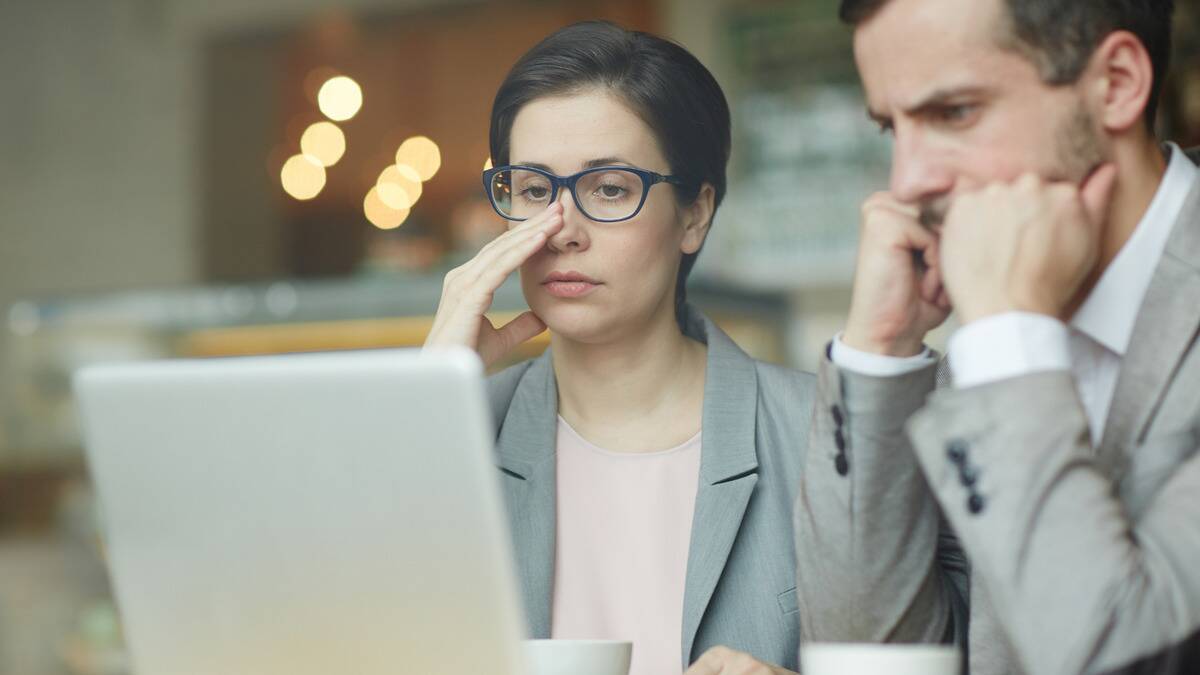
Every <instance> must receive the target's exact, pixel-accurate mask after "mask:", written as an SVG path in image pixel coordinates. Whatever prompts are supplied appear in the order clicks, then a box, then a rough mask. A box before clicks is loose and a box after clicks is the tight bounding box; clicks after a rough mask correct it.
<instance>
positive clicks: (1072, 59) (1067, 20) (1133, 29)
mask: <svg viewBox="0 0 1200 675" xmlns="http://www.w3.org/2000/svg"><path fill="white" fill-rule="evenodd" d="M888 2H890V0H841V7H840V8H839V9H838V16H839V17H841V19H842V21H844V22H846V23H848V24H850V25H853V26H856V25H858V24H860V23H862V22H863V21H866V20H867V19H869V18H870V17H871V16H872V15H874V14H875V12H877V11H878V10H879V9H880V8H882V7H883V6H884V5H886V4H887V3H888ZM1003 3H1004V6H1005V7H1006V8H1007V9H1008V18H1009V26H1007V27H1006V29H1005V30H1004V31H1003V32H1001V34H1000V41H1001V45H1002V46H1006V47H1009V48H1014V49H1016V50H1017V51H1020V52H1021V53H1023V54H1024V55H1025V56H1026V57H1028V58H1029V60H1030V61H1032V62H1033V64H1034V65H1035V66H1037V69H1038V72H1039V73H1040V74H1041V78H1042V81H1043V82H1045V83H1047V84H1050V85H1064V84H1071V83H1073V82H1076V81H1078V80H1079V77H1080V75H1082V74H1083V71H1084V69H1085V68H1086V67H1087V63H1088V59H1090V58H1091V56H1092V53H1093V52H1095V51H1096V48H1097V47H1099V46H1100V43H1101V42H1103V41H1104V38H1106V37H1108V36H1109V35H1110V34H1111V33H1112V32H1114V31H1118V30H1125V31H1129V32H1130V33H1133V34H1134V35H1136V36H1137V38H1138V39H1139V40H1141V42H1142V44H1143V45H1144V46H1145V47H1146V51H1147V52H1149V53H1150V62H1151V65H1152V67H1153V70H1154V83H1153V85H1152V86H1151V89H1150V99H1149V101H1148V102H1147V103H1146V124H1147V126H1148V127H1149V128H1153V126H1154V119H1155V115H1157V113H1158V98H1159V94H1160V93H1161V92H1162V87H1163V80H1164V79H1166V74H1167V66H1168V64H1169V62H1170V59H1171V16H1172V15H1173V14H1174V12H1175V2H1174V0H1003Z"/></svg>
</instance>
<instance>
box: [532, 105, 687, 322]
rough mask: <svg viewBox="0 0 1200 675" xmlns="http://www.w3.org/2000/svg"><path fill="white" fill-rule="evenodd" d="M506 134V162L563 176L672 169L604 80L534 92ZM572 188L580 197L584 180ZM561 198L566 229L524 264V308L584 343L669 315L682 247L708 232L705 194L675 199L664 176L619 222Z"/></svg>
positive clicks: (563, 193)
mask: <svg viewBox="0 0 1200 675" xmlns="http://www.w3.org/2000/svg"><path fill="white" fill-rule="evenodd" d="M510 140H511V143H510V147H511V152H510V164H513V165H525V166H535V167H539V168H543V169H545V170H547V171H550V172H551V173H554V174H557V175H559V176H569V175H571V174H574V173H577V172H579V171H583V170H584V169H588V168H592V167H595V166H630V167H635V168H639V169H647V170H649V171H654V172H656V173H660V174H663V175H667V174H670V173H671V171H670V167H669V166H668V165H667V160H666V158H665V157H664V155H663V152H662V150H661V149H660V147H659V143H658V139H657V138H656V137H655V135H654V133H653V132H652V131H651V130H650V128H649V127H648V126H646V124H645V123H644V122H643V121H642V120H641V118H639V117H638V116H637V115H636V114H634V113H633V111H631V110H630V109H629V108H627V107H626V106H625V105H624V104H623V103H622V102H621V101H620V100H619V99H617V98H615V97H614V96H612V95H611V94H609V93H607V92H605V91H604V90H603V89H594V90H588V91H586V92H583V93H579V94H571V95H566V96H556V97H547V98H541V99H536V100H534V101H533V102H531V103H529V104H527V105H526V106H525V107H524V108H522V109H521V110H520V112H519V113H518V114H517V117H516V119H515V120H514V121H513V127H512V135H511V139H510ZM603 182H604V181H601V183H603ZM601 189H605V188H601ZM578 190H579V191H580V193H581V194H580V195H579V197H580V199H581V200H584V199H585V195H584V194H583V192H584V190H585V188H584V185H583V183H582V182H580V184H579V186H578ZM703 194H707V191H706V193H702V195H703ZM605 196H606V195H598V198H603V197H605ZM558 201H560V202H561V203H562V204H563V228H562V230H560V231H559V232H558V233H557V234H555V235H554V236H553V237H551V238H550V239H549V240H548V241H547V243H546V246H545V248H543V249H542V250H541V251H539V252H538V253H536V254H534V256H533V257H532V258H530V259H529V260H528V261H526V263H525V264H524V265H522V266H521V287H522V289H523V291H524V293H525V299H526V301H527V302H528V303H529V307H530V309H532V310H533V311H534V313H535V314H537V315H538V316H539V317H541V319H542V321H544V322H546V325H547V326H549V327H550V330H552V331H554V332H555V333H558V334H559V335H562V336H564V337H567V338H569V339H572V340H578V341H581V342H587V343H598V342H604V341H609V340H612V339H615V338H616V337H619V336H622V335H627V334H629V333H630V332H631V331H633V332H636V331H637V330H638V329H639V328H642V327H645V326H647V325H649V324H650V323H651V322H653V321H655V320H661V319H662V318H663V317H664V314H665V315H666V316H667V317H669V318H670V320H671V321H672V322H673V321H674V311H675V310H674V306H675V295H674V293H675V276H676V274H677V273H678V269H679V261H680V256H681V255H682V254H684V253H694V252H695V251H697V250H699V248H700V245H701V243H703V241H704V235H705V234H706V231H707V226H708V218H709V214H711V208H705V206H704V204H705V202H706V199H704V198H702V199H699V200H697V204H696V205H691V206H686V205H685V206H681V205H680V204H679V203H678V201H677V199H676V196H675V192H674V189H673V188H672V187H671V186H670V185H668V184H665V183H660V184H658V185H656V186H654V187H652V188H650V191H649V193H648V195H647V197H646V203H645V204H644V205H643V206H642V210H641V211H640V212H639V213H638V214H637V215H636V216H634V217H633V218H631V219H629V220H626V221H622V222H616V223H598V222H595V221H593V220H591V219H589V218H588V217H587V216H585V215H583V214H582V213H580V211H579V208H578V207H577V206H576V204H575V202H574V200H573V199H572V198H571V196H570V194H569V193H568V192H567V191H566V190H562V191H560V193H559V195H558ZM585 203H586V202H585ZM513 225H515V223H513ZM564 279H565V280H564ZM575 279H582V280H583V281H575Z"/></svg>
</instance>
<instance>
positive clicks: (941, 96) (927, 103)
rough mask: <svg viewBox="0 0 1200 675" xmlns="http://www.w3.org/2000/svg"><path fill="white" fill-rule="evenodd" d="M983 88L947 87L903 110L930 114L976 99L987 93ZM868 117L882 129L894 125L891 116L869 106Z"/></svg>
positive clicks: (916, 113)
mask: <svg viewBox="0 0 1200 675" xmlns="http://www.w3.org/2000/svg"><path fill="white" fill-rule="evenodd" d="M986 91H987V90H986V89H985V88H983V87H974V86H965V87H946V88H944V89H935V90H934V91H932V92H930V93H929V94H927V95H925V96H924V97H923V98H921V99H918V100H917V102H916V103H914V104H912V105H909V106H907V107H905V108H904V109H903V112H904V114H905V115H908V116H918V115H921V114H922V113H925V112H929V110H931V109H933V108H938V107H941V106H945V105H950V104H952V103H953V102H954V101H955V100H956V99H961V98H965V97H976V96H980V95H982V94H984V93H986ZM867 117H869V118H870V119H871V120H873V121H874V122H875V123H876V124H878V125H879V126H881V127H885V128H886V127H889V126H891V124H892V117H891V115H887V114H884V113H881V112H876V111H874V110H872V109H871V108H870V106H867Z"/></svg>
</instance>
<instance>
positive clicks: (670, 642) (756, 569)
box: [426, 22, 813, 675]
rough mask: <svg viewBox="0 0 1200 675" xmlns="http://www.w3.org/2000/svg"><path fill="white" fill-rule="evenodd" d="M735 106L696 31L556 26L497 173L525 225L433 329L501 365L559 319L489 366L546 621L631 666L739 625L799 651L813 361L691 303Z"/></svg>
mask: <svg viewBox="0 0 1200 675" xmlns="http://www.w3.org/2000/svg"><path fill="white" fill-rule="evenodd" d="M729 126H730V125H729V109H728V106H727V104H726V102H725V98H724V95H723V93H722V92H721V89H720V86H719V85H718V84H717V82H716V80H715V79H714V78H713V77H712V75H711V74H710V73H709V72H708V71H707V70H706V69H705V68H704V66H703V65H701V64H700V62H699V61H697V60H696V59H695V57H693V56H692V55H691V54H689V53H688V52H687V51H686V50H684V49H683V48H681V47H679V46H678V45H675V44H673V43H670V42H667V41H665V40H662V39H660V38H657V37H654V36H651V35H647V34H644V33H636V32H630V31H626V30H623V29H621V28H618V27H617V26H614V25H612V24H608V23H598V22H590V23H583V24H577V25H574V26H570V27H568V28H565V29H562V30H560V31H558V32H556V33H554V34H552V35H551V36H550V37H548V38H546V39H545V40H544V41H543V42H542V43H541V44H539V45H537V46H536V47H534V48H533V49H532V50H531V51H530V52H529V53H527V54H526V55H525V56H524V57H522V58H521V60H520V61H518V62H517V64H516V65H515V66H514V67H513V69H512V71H511V72H510V73H509V75H508V77H507V79H506V80H505V81H504V83H503V84H502V85H501V87H500V90H499V92H498V93H497V95H496V99H495V103H494V106H493V110H492V122H491V153H492V157H493V159H494V160H495V163H496V165H497V168H496V169H493V170H490V171H488V172H485V176H484V180H485V184H486V187H487V191H488V196H489V199H491V201H492V204H493V206H494V207H495V208H496V210H497V212H498V213H500V215H501V216H504V217H505V218H507V219H509V221H510V229H509V230H508V232H506V233H505V234H503V235H501V236H500V237H498V238H497V239H496V240H495V241H493V242H492V243H490V244H488V245H487V246H485V247H484V248H483V249H482V250H481V251H480V252H479V254H478V255H477V256H476V257H475V258H474V259H473V260H471V261H470V262H468V263H467V264H465V265H463V266H462V267H459V268H458V269H455V270H453V271H452V272H450V273H449V274H448V275H447V277H446V283H445V289H444V292H443V295H442V300H441V304H440V305H439V307H438V313H437V316H436V318H435V321H434V326H433V330H432V331H431V333H430V335H429V338H428V341H427V342H426V345H427V346H429V347H433V346H443V345H466V346H469V347H472V348H474V349H476V350H477V351H478V352H479V354H480V355H481V357H482V358H483V360H484V361H485V362H486V363H492V362H494V361H496V360H497V359H498V358H500V357H501V356H502V355H503V354H505V353H507V352H508V351H509V350H510V349H511V348H513V347H514V346H516V345H518V344H520V343H521V342H523V341H525V340H528V339H530V338H532V337H534V336H535V335H537V334H538V333H540V332H541V331H543V330H545V329H546V328H547V327H549V329H550V332H551V337H550V344H551V348H550V349H549V350H548V352H547V353H546V354H544V355H542V356H541V357H539V358H537V359H533V360H531V361H527V362H524V363H521V364H519V365H517V366H514V367H512V368H509V369H508V370H505V371H503V372H502V373H500V374H498V375H496V376H494V377H492V378H491V379H490V380H489V390H490V395H491V398H492V404H493V408H494V411H495V418H496V424H497V428H498V429H499V432H498V437H497V452H498V464H499V466H500V469H501V471H502V472H503V483H504V491H505V496H506V499H507V502H508V505H509V511H510V516H511V527H512V533H513V536H514V538H515V551H516V557H517V561H518V569H519V572H520V580H521V585H522V593H523V596H524V600H525V606H526V610H527V613H528V619H529V624H530V627H531V629H532V633H533V637H543V638H545V637H553V638H612V639H631V640H632V641H633V642H634V657H633V658H634V663H633V667H632V669H631V671H630V672H631V675H667V674H668V673H672V672H673V673H679V672H681V670H682V669H683V668H684V667H686V666H687V664H690V663H692V662H693V661H695V660H696V659H697V657H698V656H699V655H700V654H701V653H703V652H705V651H706V650H708V649H709V648H711V647H715V646H717V645H728V646H730V647H732V648H734V649H737V650H741V651H744V652H747V653H749V654H750V655H753V656H754V657H755V658H756V659H759V660H761V661H763V662H767V663H772V664H779V665H780V666H783V667H786V668H790V669H793V670H794V669H795V667H796V665H795V663H796V651H797V641H798V636H799V627H798V625H797V605H796V594H795V585H796V584H795V563H794V560H795V557H794V552H793V550H792V543H791V537H790V536H788V534H787V533H788V532H790V531H791V516H790V514H791V507H792V503H793V498H794V493H795V486H796V485H798V483H799V471H800V465H801V461H802V459H803V454H804V447H803V444H804V439H806V438H807V437H808V424H809V416H810V413H809V411H810V409H811V396H812V394H811V390H812V386H813V385H812V380H811V378H810V377H809V376H808V375H804V374H800V373H795V372H792V371H788V370H785V369H782V368H778V367H775V366H771V365H767V364H764V363H760V362H756V361H754V360H752V359H751V358H750V357H748V356H747V355H746V354H745V353H744V352H742V350H741V349H739V348H738V347H737V345H735V344H734V343H733V342H732V341H731V340H730V339H729V337H728V336H726V335H725V334H724V333H723V332H721V330H720V329H718V328H717V327H716V326H715V325H713V324H712V323H711V322H710V321H709V320H708V319H707V318H705V317H704V316H703V315H701V314H700V313H699V312H697V311H696V310H695V309H693V308H692V307H690V306H689V305H687V304H686V302H685V287H684V283H685V280H686V278H687V275H688V272H689V270H690V269H691V267H692V264H693V263H694V261H695V259H696V256H697V255H698V253H699V252H700V249H701V247H702V246H703V244H704V239H705V235H706V234H707V232H708V228H709V227H710V225H711V223H712V218H713V214H714V212H715V210H716V208H717V206H718V205H719V204H720V202H721V199H722V197H723V196H724V193H725V182H726V181H725V167H726V163H727V161H728V157H729V145H730V129H729ZM518 269H519V270H520V275H521V285H522V289H523V291H524V294H525V298H526V300H527V302H528V304H529V307H530V311H529V312H526V313H524V314H522V315H521V316H520V317H518V318H517V319H515V320H514V321H512V322H511V323H509V324H508V325H506V326H504V327H501V328H498V329H497V328H495V327H493V326H492V324H491V323H490V322H488V320H487V319H486V318H484V316H483V315H484V312H485V311H486V310H487V309H488V307H489V306H490V304H491V300H492V296H493V293H494V292H495V290H496V289H497V288H498V287H499V286H500V284H501V283H502V282H503V280H504V279H505V278H506V277H507V276H508V275H509V274H510V273H511V272H513V271H514V270H518ZM718 653H721V654H726V655H728V654H730V653H731V652H728V651H719V652H718ZM711 658H712V657H711V656H710V659H711ZM738 658H744V657H742V656H741V655H739V656H738ZM713 672H718V671H717V670H713ZM770 672H784V671H782V670H772V671H770Z"/></svg>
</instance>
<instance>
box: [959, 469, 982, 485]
mask: <svg viewBox="0 0 1200 675" xmlns="http://www.w3.org/2000/svg"><path fill="white" fill-rule="evenodd" d="M958 477H959V478H961V479H962V484H963V486H964V487H972V486H974V485H975V484H976V483H978V482H979V469H976V468H975V467H972V466H966V465H965V464H964V465H963V467H962V469H961V470H960V471H959V472H958Z"/></svg>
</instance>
